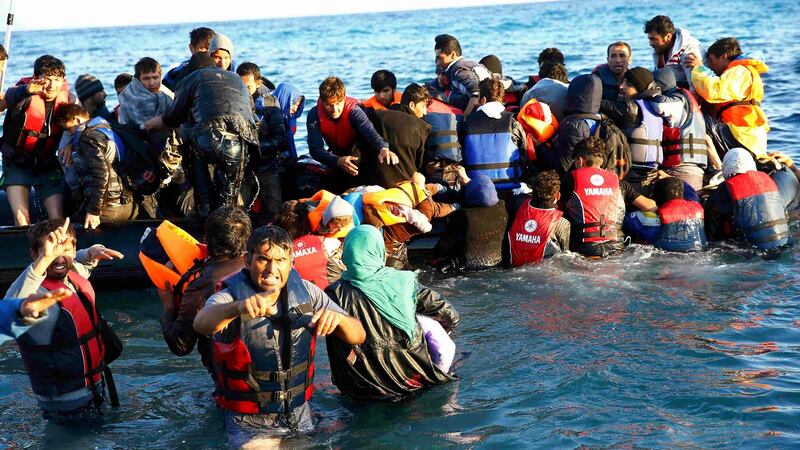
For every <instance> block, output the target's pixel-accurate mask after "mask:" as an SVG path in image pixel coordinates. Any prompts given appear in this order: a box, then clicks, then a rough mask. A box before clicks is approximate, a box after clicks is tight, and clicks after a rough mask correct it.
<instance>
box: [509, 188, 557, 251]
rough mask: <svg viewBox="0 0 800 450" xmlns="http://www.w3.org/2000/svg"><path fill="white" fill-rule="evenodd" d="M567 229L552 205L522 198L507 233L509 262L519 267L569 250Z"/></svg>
mask: <svg viewBox="0 0 800 450" xmlns="http://www.w3.org/2000/svg"><path fill="white" fill-rule="evenodd" d="M531 221H533V222H531ZM570 228H571V226H570V223H569V221H568V220H567V219H565V218H564V217H563V216H562V213H561V212H560V211H559V210H557V209H556V208H555V205H553V204H550V205H546V204H541V203H538V202H534V201H533V200H532V199H528V198H526V199H525V201H524V203H523V204H522V205H521V206H520V207H519V209H517V212H516V215H515V217H514V221H513V223H512V224H511V228H510V230H509V232H508V241H509V244H508V245H509V253H510V255H509V256H510V257H509V258H508V260H509V263H510V264H511V266H513V267H519V266H522V265H525V264H529V263H533V262H539V261H541V260H542V259H544V258H549V257H551V256H554V255H556V254H558V253H561V252H566V251H569V239H570Z"/></svg>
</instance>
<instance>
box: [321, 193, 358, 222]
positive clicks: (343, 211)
mask: <svg viewBox="0 0 800 450" xmlns="http://www.w3.org/2000/svg"><path fill="white" fill-rule="evenodd" d="M354 211H355V210H354V209H353V205H351V204H350V203H348V202H347V201H346V200H344V199H343V198H342V197H339V196H338V195H337V196H335V197H333V200H331V202H330V203H328V206H327V207H326V208H325V211H323V212H322V223H323V224H325V225H327V224H328V222H330V221H331V219H333V218H334V217H352V216H353V212H354Z"/></svg>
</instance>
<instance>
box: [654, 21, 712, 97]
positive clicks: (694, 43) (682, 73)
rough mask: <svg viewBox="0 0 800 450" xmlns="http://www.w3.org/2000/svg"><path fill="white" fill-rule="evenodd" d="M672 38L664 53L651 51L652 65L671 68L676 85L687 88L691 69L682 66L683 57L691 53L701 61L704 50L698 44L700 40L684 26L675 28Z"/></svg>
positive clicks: (658, 67)
mask: <svg viewBox="0 0 800 450" xmlns="http://www.w3.org/2000/svg"><path fill="white" fill-rule="evenodd" d="M674 39H675V42H674V43H673V44H672V47H670V48H669V50H667V52H666V54H659V53H656V52H655V51H653V65H654V68H655V69H662V68H668V69H670V70H672V71H673V72H674V73H675V79H676V80H677V83H678V85H679V86H681V87H684V88H688V87H689V86H690V84H691V79H692V75H691V73H692V71H691V69H688V68H686V67H684V66H683V58H684V57H685V56H686V55H689V54H691V55H694V56H695V57H696V58H697V59H698V60H701V61H702V59H703V55H704V54H705V50H704V49H703V47H702V46H701V45H700V41H698V40H697V38H695V37H694V36H692V35H691V34H690V33H689V30H687V29H685V28H675V33H674Z"/></svg>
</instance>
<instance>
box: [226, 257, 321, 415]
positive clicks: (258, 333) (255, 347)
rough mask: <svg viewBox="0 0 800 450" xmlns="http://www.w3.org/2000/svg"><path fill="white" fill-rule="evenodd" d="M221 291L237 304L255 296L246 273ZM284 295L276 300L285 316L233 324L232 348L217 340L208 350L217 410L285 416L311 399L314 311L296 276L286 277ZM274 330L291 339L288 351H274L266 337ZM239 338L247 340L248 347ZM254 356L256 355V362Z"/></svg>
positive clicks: (275, 342) (274, 343) (228, 281)
mask: <svg viewBox="0 0 800 450" xmlns="http://www.w3.org/2000/svg"><path fill="white" fill-rule="evenodd" d="M223 285H224V286H225V287H226V288H227V289H228V291H229V292H230V294H231V295H232V296H233V298H234V299H235V300H236V301H241V300H244V299H245V298H247V297H249V296H251V295H253V294H255V290H254V289H253V288H252V283H251V282H250V281H249V275H248V274H247V272H245V271H241V272H239V273H237V274H236V275H233V276H231V277H228V278H227V279H226V280H225V281H224V282H223ZM284 290H285V291H286V292H285V293H283V294H281V300H280V301H282V302H283V304H282V307H283V316H281V317H270V318H263V317H257V318H253V319H250V320H243V319H242V318H237V319H236V320H234V321H233V322H232V323H231V325H229V326H233V327H234V331H233V332H234V337H233V339H232V341H231V342H223V341H221V340H220V336H219V335H217V336H215V338H214V340H213V343H212V347H211V349H212V359H213V361H214V367H215V371H214V376H215V378H216V379H215V383H216V392H215V394H214V398H215V399H216V401H217V405H218V406H219V407H220V408H223V409H227V410H230V411H234V412H237V413H242V414H286V415H289V414H290V413H291V412H292V411H293V410H295V409H296V408H298V407H300V406H302V405H303V404H304V403H305V402H307V401H309V400H310V399H311V396H312V395H313V393H314V350H315V347H316V333H314V331H313V330H310V329H309V328H308V326H307V325H308V322H309V320H310V318H311V315H313V307H312V305H311V301H310V297H309V293H308V290H307V289H306V288H305V286H304V285H303V280H302V279H300V276H299V275H298V274H297V272H296V271H292V272H290V274H289V279H288V280H287V283H286V286H284ZM265 322H268V323H265ZM275 327H282V330H281V332H284V333H289V334H290V335H289V336H287V339H286V340H285V342H287V343H289V348H285V349H283V348H276V346H277V345H278V340H277V339H272V338H271V337H269V336H270V334H271V333H273V332H274V331H273V328H275ZM242 335H247V336H248V337H249V338H248V343H247V344H246V343H245V341H244V340H243V339H242ZM286 353H288V355H287V354H286ZM253 355H258V356H257V358H256V359H255V360H254V359H253ZM284 357H286V358H284ZM284 365H285V366H284Z"/></svg>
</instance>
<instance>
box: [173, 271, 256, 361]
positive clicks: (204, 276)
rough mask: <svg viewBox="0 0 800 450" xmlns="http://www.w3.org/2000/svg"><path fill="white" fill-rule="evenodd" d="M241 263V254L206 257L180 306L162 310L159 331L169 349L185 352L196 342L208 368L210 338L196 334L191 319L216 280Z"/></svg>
mask: <svg viewBox="0 0 800 450" xmlns="http://www.w3.org/2000/svg"><path fill="white" fill-rule="evenodd" d="M243 267H244V256H239V257H238V258H233V259H226V260H223V261H209V262H208V263H207V264H206V265H204V266H203V267H202V269H200V275H199V276H198V277H197V278H195V279H194V281H192V282H191V283H189V285H188V286H187V287H186V290H185V291H184V293H183V298H182V300H181V305H180V308H179V309H177V310H175V309H167V310H164V313H163V314H162V315H161V320H160V322H161V331H162V332H163V333H164V340H165V341H166V342H167V346H169V349H170V350H171V351H172V353H174V354H176V355H178V356H185V355H188V354H189V353H191V352H192V349H193V348H194V346H195V343H196V344H197V351H198V353H200V358H201V360H202V361H203V365H204V366H205V367H206V368H208V369H209V370H210V368H211V340H210V339H209V338H208V337H206V336H202V335H199V334H197V332H195V331H194V328H193V327H192V323H193V322H194V317H195V316H196V315H197V312H198V311H200V309H201V308H202V307H203V306H204V305H205V303H206V300H207V299H208V297H210V296H211V294H213V293H214V292H216V291H217V284H218V283H219V282H220V281H222V279H223V278H225V277H227V276H228V275H230V274H232V273H236V272H238V271H240V270H242V268H243Z"/></svg>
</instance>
